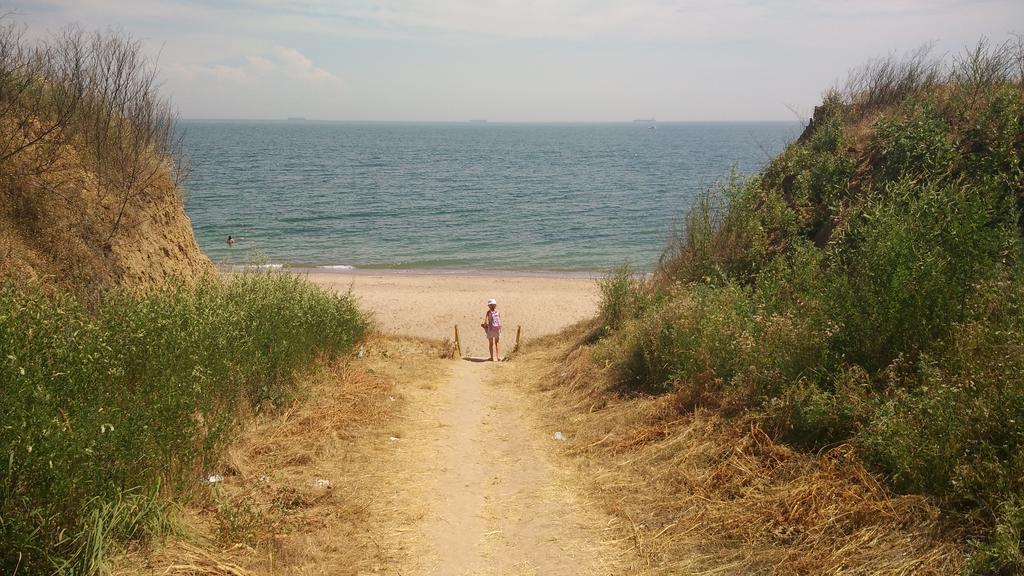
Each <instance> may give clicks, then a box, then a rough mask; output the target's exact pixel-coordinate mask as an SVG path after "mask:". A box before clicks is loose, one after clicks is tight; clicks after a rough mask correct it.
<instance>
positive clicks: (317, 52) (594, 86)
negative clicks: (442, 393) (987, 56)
mask: <svg viewBox="0 0 1024 576" xmlns="http://www.w3.org/2000/svg"><path fill="white" fill-rule="evenodd" d="M0 9H2V10H3V11H4V12H6V13H8V14H9V15H8V18H12V19H15V20H17V21H19V22H22V23H23V24H24V25H25V26H26V27H27V31H28V33H29V34H30V35H32V36H46V35H48V34H52V33H54V32H58V31H60V30H61V29H62V28H63V27H65V26H67V25H69V24H72V23H77V24H78V25H80V26H81V27H83V28H85V29H89V30H92V29H115V30H118V31H121V32H124V33H127V34H129V35H130V36H132V37H134V38H136V39H138V40H139V41H141V42H142V43H143V46H144V47H145V50H146V51H147V53H149V54H150V55H151V56H152V57H153V58H154V59H157V62H158V66H159V70H160V76H161V79H162V82H163V84H162V90H163V92H164V94H165V95H166V96H168V97H169V98H170V99H171V100H172V101H173V102H174V104H175V105H176V106H177V108H178V110H179V112H180V115H181V116H182V117H183V118H225V119H228V118H231V119H241V118H251V119H272V118H285V117H306V118H310V119H323V120H393V121H465V120H468V119H487V120H489V121H505V122H586V121H596V122H609V121H630V120H633V119H636V118H656V119H657V120H659V121H746V120H798V119H801V118H803V117H806V116H809V115H810V114H811V112H812V110H813V107H814V105H815V104H816V103H818V102H819V101H820V99H821V96H822V94H823V93H824V92H825V91H826V90H827V89H828V88H829V87H831V86H835V85H837V84H838V83H840V82H841V81H842V79H844V78H845V77H846V75H847V73H848V71H849V70H850V69H852V68H854V67H857V66H859V65H862V64H864V63H865V62H867V61H868V60H870V59H871V58H876V57H880V56H886V55H888V54H902V53H904V52H906V51H909V50H913V49H915V48H918V47H920V46H922V45H923V44H926V43H933V44H934V46H935V51H936V53H937V54H946V53H948V54H955V53H958V52H960V51H961V50H962V49H963V48H964V47H967V46H971V45H974V44H975V43H976V42H977V41H978V40H979V38H981V37H982V36H985V37H987V38H988V39H990V40H992V41H995V42H999V41H1004V40H1006V39H1008V38H1011V37H1012V35H1013V34H1014V33H1021V32H1024V0H700V1H697V0H621V1H620V0H280V1H274V0H210V1H200V0H13V1H10V0H0Z"/></svg>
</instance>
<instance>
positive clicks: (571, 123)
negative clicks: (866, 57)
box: [179, 117, 803, 126]
mask: <svg viewBox="0 0 1024 576" xmlns="http://www.w3.org/2000/svg"><path fill="white" fill-rule="evenodd" d="M179 120H180V121H182V122H211V123H215V122H222V123H231V122H253V123H273V124H403V125H414V124H423V125H433V126H436V125H452V124H454V125H460V126H461V125H473V126H488V125H520V126H543V125H551V126H580V125H634V126H636V125H644V124H663V125H683V124H691V125H702V124H703V125H707V124H794V125H801V124H802V123H803V122H802V121H801V120H797V119H793V120H657V119H655V120H653V121H648V120H635V119H633V120H490V119H484V120H481V119H472V118H467V119H465V120H337V119H324V118H300V117H291V118H186V117H182V118H179Z"/></svg>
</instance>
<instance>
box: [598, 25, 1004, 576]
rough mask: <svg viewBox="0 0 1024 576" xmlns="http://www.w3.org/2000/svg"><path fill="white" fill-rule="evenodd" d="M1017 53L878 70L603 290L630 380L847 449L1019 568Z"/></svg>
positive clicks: (987, 555) (614, 352) (797, 439)
mask: <svg viewBox="0 0 1024 576" xmlns="http://www.w3.org/2000/svg"><path fill="white" fill-rule="evenodd" d="M1022 214H1024V45H1022V44H1021V43H1019V42H1018V43H1008V44H1004V45H999V46H992V45H989V44H987V43H985V42H982V43H980V44H979V45H978V46H977V47H976V48H975V49H973V50H970V51H967V52H965V53H963V54H961V55H959V56H957V57H954V58H952V59H950V60H949V61H943V60H940V59H933V58H931V57H930V56H929V55H928V52H927V51H926V50H922V51H920V52H917V53H915V54H911V55H910V56H908V57H906V58H904V59H894V58H889V59H884V60H880V61H877V62H873V63H871V64H870V65H868V66H866V67H865V68H863V69H862V70H860V71H858V72H856V73H855V74H853V75H852V76H851V79H850V81H849V83H848V84H847V86H846V87H845V88H844V89H843V90H841V91H834V92H832V93H830V94H828V95H827V96H826V98H825V101H824V102H823V103H822V105H821V106H819V107H818V108H817V109H816V110H815V114H814V119H813V121H812V122H811V124H810V125H809V126H808V127H807V130H806V131H805V132H804V134H803V135H802V136H801V137H800V139H799V140H798V141H797V142H795V143H793V144H792V145H790V146H789V147H787V149H786V150H785V151H784V152H783V153H782V154H780V155H779V156H778V157H777V158H775V159H774V160H773V161H772V162H771V163H770V164H769V165H768V166H767V167H766V168H765V169H764V170H763V171H762V172H761V173H760V174H758V175H756V176H754V177H753V178H750V179H746V180H741V179H735V178H734V179H732V180H730V181H728V182H726V183H724V184H723V185H722V186H720V187H718V188H717V189H715V190H714V191H712V192H711V193H709V194H708V195H707V196H706V197H704V198H703V199H702V200H701V201H700V202H698V204H697V205H696V206H695V207H694V209H693V210H692V211H691V212H690V213H689V214H688V216H687V218H686V228H685V231H684V232H683V233H682V234H680V236H679V237H678V238H677V239H676V240H675V241H674V242H673V243H672V245H671V246H670V247H669V248H668V250H667V251H666V252H665V255H664V257H663V259H662V261H661V263H660V266H659V270H658V272H657V274H656V276H655V278H654V280H652V281H650V282H644V281H638V280H636V279H634V278H633V277H631V276H630V275H629V274H621V275H619V276H618V277H617V278H616V279H613V280H612V281H610V282H608V283H607V284H606V285H605V286H604V302H603V313H602V315H603V320H604V323H605V324H606V326H607V329H606V334H605V335H606V338H605V343H604V354H606V358H605V360H606V361H607V362H609V363H610V364H612V365H614V366H615V367H616V368H617V373H618V378H619V380H620V382H621V385H622V386H624V387H625V388H627V389H633V390H637V389H639V390H646V391H651V392H667V391H673V392H674V393H676V394H678V395H679V398H680V400H679V401H680V403H681V405H683V406H687V407H689V408H696V407H711V408H714V409H717V410H719V411H720V412H722V413H724V414H740V413H743V414H748V415H753V416H755V417H757V418H758V419H759V421H760V422H761V425H762V426H764V427H765V428H766V429H767V430H769V431H770V432H771V433H773V434H775V435H776V436H777V437H779V438H781V439H783V440H785V441H787V442H789V443H790V444H792V445H794V446H797V447H803V448H807V449H812V450H819V449H822V448H828V447H831V446H835V445H838V444H844V443H849V444H850V445H851V446H853V447H854V448H855V450H856V453H857V455H858V456H859V458H860V459H861V460H862V461H863V462H864V463H865V464H866V465H867V466H868V467H869V468H870V469H871V470H873V471H874V472H875V473H877V474H879V475H880V476H881V477H882V478H883V479H884V480H885V482H886V483H887V485H888V486H889V487H890V488H891V489H893V490H896V491H898V492H903V493H910V494H923V495H928V496H930V497H932V498H933V499H934V501H935V502H936V503H938V504H939V505H940V506H941V507H942V508H943V509H944V510H945V511H946V517H947V519H948V521H949V522H950V523H951V525H960V526H963V527H964V532H963V534H964V535H965V536H964V537H965V539H968V540H970V541H972V542H975V543H978V542H988V543H987V544H978V546H977V547H976V548H975V551H974V553H973V555H972V557H971V561H970V565H971V567H972V568H973V569H974V570H976V571H978V572H981V573H987V572H999V571H1013V570H1024V550H1022V547H1021V535H1022V533H1024V356H1022V355H1021V354H1020V350H1022V349H1024V281H1022V278H1021V274H1022V272H1024V251H1022V247H1024V220H1022Z"/></svg>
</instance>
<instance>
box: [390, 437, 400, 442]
mask: <svg viewBox="0 0 1024 576" xmlns="http://www.w3.org/2000/svg"><path fill="white" fill-rule="evenodd" d="M388 440H391V441H392V442H398V440H399V438H398V436H388Z"/></svg>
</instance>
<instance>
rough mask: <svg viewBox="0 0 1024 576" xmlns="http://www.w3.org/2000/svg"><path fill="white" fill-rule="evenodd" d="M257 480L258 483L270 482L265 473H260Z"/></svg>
mask: <svg viewBox="0 0 1024 576" xmlns="http://www.w3.org/2000/svg"><path fill="white" fill-rule="evenodd" d="M259 481H260V484H270V476H267V475H266V474H260V478H259Z"/></svg>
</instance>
